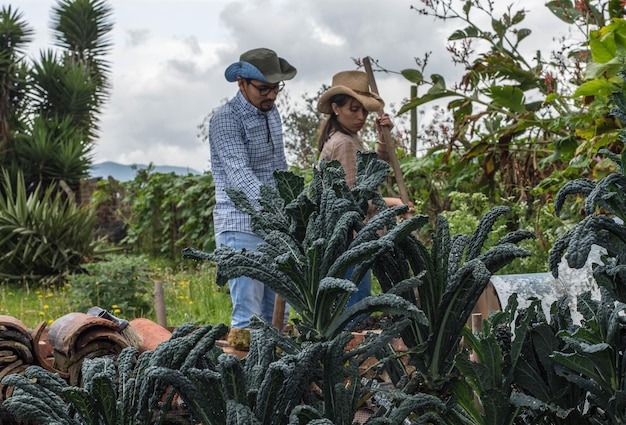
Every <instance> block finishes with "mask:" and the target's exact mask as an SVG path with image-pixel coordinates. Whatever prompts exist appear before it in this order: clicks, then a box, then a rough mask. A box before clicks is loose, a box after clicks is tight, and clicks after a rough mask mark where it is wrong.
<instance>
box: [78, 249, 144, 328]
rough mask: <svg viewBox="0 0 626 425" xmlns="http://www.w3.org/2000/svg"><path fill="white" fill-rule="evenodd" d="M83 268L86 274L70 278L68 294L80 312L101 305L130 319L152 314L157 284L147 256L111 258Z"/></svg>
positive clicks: (116, 256) (117, 256)
mask: <svg viewBox="0 0 626 425" xmlns="http://www.w3.org/2000/svg"><path fill="white" fill-rule="evenodd" d="M84 269H85V271H86V273H81V274H73V275H70V276H68V280H69V283H70V285H69V289H68V293H69V296H70V297H71V298H72V299H74V300H76V302H77V304H76V308H77V310H78V311H83V312H86V311H87V310H88V309H89V308H90V307H93V306H99V307H102V308H104V309H105V310H111V311H113V310H115V311H114V314H122V315H123V316H124V317H131V318H136V317H145V316H146V315H147V314H148V313H150V312H151V311H152V309H153V303H152V294H153V292H154V284H153V281H152V279H151V276H150V271H149V269H148V263H147V260H146V258H145V257H143V256H132V257H126V256H124V255H110V256H107V257H106V258H105V261H97V262H94V263H90V264H85V265H84Z"/></svg>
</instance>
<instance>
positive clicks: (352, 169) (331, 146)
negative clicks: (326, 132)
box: [320, 131, 368, 188]
mask: <svg viewBox="0 0 626 425" xmlns="http://www.w3.org/2000/svg"><path fill="white" fill-rule="evenodd" d="M367 150H368V148H367V146H365V144H363V142H361V141H360V140H359V138H358V137H357V136H356V134H352V135H348V134H345V133H342V132H340V131H336V132H334V133H333V134H332V135H331V136H330V138H329V139H328V140H326V143H324V147H323V148H322V152H320V159H323V160H326V161H332V160H335V159H336V160H337V161H339V162H340V163H341V166H342V167H343V170H344V171H345V173H346V183H348V187H350V188H353V187H354V181H355V180H356V153H357V152H359V151H361V152H364V151H367Z"/></svg>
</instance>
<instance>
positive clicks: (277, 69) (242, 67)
mask: <svg viewBox="0 0 626 425" xmlns="http://www.w3.org/2000/svg"><path fill="white" fill-rule="evenodd" d="M296 72H297V70H296V68H294V67H293V66H291V64H290V63H289V62H287V61H286V60H285V59H283V58H279V57H278V55H276V52H275V51H273V50H270V49H265V48H259V49H252V50H248V51H247V52H245V53H242V55H241V56H240V57H239V62H235V63H233V64H232V65H230V66H229V67H228V68H226V71H225V72H224V76H225V77H226V80H228V81H230V82H233V81H237V77H241V78H251V79H253V80H259V81H264V82H267V83H278V82H281V81H285V80H291V79H292V78H293V77H295V75H296Z"/></svg>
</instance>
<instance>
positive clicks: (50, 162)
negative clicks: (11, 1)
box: [0, 0, 113, 189]
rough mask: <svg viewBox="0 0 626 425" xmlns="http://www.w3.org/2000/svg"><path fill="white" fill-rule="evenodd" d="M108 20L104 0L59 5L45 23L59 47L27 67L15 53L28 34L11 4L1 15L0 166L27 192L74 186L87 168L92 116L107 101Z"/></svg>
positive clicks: (93, 134) (74, 0)
mask: <svg viewBox="0 0 626 425" xmlns="http://www.w3.org/2000/svg"><path fill="white" fill-rule="evenodd" d="M111 16H112V9H111V8H110V7H109V6H108V5H107V3H106V2H105V1H103V0H60V1H59V2H58V3H57V4H56V6H54V7H53V9H52V22H51V28H52V32H53V36H54V44H55V46H57V47H59V48H60V50H57V51H53V50H52V49H49V50H47V51H42V52H41V55H40V58H39V60H38V61H37V62H35V63H33V64H31V65H29V64H26V62H25V60H24V57H23V55H22V54H21V53H22V52H23V49H24V47H25V45H26V44H27V43H28V42H29V41H30V35H31V34H32V30H30V29H28V27H27V24H26V23H25V22H24V21H23V20H21V15H20V14H17V13H15V12H13V11H11V9H10V7H9V8H6V9H3V10H2V14H0V43H4V40H8V41H7V42H6V44H7V45H8V46H7V47H6V48H5V45H4V44H2V48H3V50H2V52H1V53H0V90H2V91H1V92H0V116H1V117H3V119H1V120H0V121H1V123H0V141H2V144H1V145H0V147H1V148H2V149H3V150H4V151H5V155H3V157H4V159H3V164H2V165H3V166H5V167H6V168H7V169H10V170H14V174H15V175H16V173H15V171H17V169H21V170H22V171H23V174H24V179H25V181H26V183H27V187H31V188H34V187H35V186H36V185H37V184H42V185H44V186H49V185H52V184H57V183H59V182H61V181H63V182H65V183H66V184H67V186H65V185H64V186H65V187H68V186H69V187H70V188H73V189H75V188H76V187H77V186H78V183H79V181H80V179H81V178H82V177H84V176H85V175H86V173H87V171H88V169H89V166H90V165H91V156H90V155H91V151H92V149H93V144H94V142H95V140H96V137H97V132H98V125H97V123H98V114H99V112H100V110H101V107H102V105H103V103H104V102H105V101H106V100H107V98H108V90H109V83H108V79H109V72H110V66H109V63H108V62H107V61H106V59H105V57H106V54H107V53H108V52H109V50H110V47H111V42H110V39H109V38H108V34H109V33H110V31H111V29H112V27H113V24H112V21H111ZM16 69H17V70H20V71H21V72H20V73H17V72H15V70H16ZM18 77H19V78H18ZM16 79H17V81H16ZM5 81H6V83H5ZM10 89H12V90H13V91H10ZM17 90H19V91H17ZM15 91H17V93H18V94H19V95H20V96H16V95H15V93H14V92H15ZM17 101H20V102H21V103H20V104H18V105H14V103H16V102H17ZM16 106H19V107H16ZM3 108H6V110H9V111H11V113H9V114H4V110H5V109H3ZM5 117H6V118H5Z"/></svg>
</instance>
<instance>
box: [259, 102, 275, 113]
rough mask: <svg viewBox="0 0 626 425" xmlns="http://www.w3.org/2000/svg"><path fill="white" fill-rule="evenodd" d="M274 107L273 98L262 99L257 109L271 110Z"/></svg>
mask: <svg viewBox="0 0 626 425" xmlns="http://www.w3.org/2000/svg"><path fill="white" fill-rule="evenodd" d="M273 107H274V101H273V100H264V101H263V102H261V105H260V107H259V109H260V110H261V111H262V112H269V111H271V110H272V108H273Z"/></svg>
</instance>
